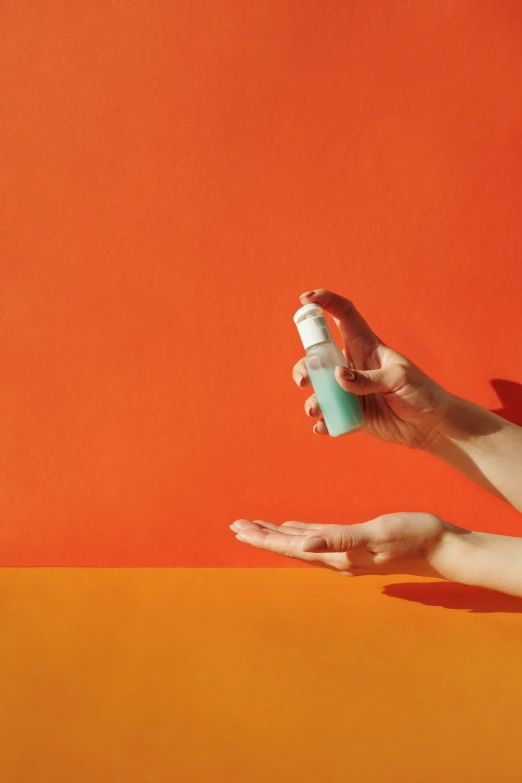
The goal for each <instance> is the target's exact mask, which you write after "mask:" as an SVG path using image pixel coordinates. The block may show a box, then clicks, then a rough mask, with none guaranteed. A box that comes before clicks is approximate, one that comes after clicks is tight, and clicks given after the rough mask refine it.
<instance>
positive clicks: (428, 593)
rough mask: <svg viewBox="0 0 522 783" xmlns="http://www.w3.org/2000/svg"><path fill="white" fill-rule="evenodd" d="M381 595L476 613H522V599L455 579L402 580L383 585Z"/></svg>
mask: <svg viewBox="0 0 522 783" xmlns="http://www.w3.org/2000/svg"><path fill="white" fill-rule="evenodd" d="M383 593H384V595H387V596H389V597H390V598H401V599H402V600H403V601H414V602H415V603H418V604H424V605H425V606H442V607H444V608H445V609H460V610H461V611H462V610H464V611H467V612H475V613H486V612H488V613H493V612H499V613H502V612H503V613H505V614H506V613H508V614H522V598H515V597H513V596H511V595H504V594H503V593H496V592H494V591H493V590H485V589H484V588H483V587H470V586H469V585H460V584H456V583H455V582H401V583H400V584H391V585H386V586H385V587H384V588H383Z"/></svg>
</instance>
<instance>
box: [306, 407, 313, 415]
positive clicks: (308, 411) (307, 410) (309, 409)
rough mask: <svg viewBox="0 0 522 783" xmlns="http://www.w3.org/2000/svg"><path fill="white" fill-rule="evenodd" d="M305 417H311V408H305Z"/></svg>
mask: <svg viewBox="0 0 522 783" xmlns="http://www.w3.org/2000/svg"><path fill="white" fill-rule="evenodd" d="M306 415H307V416H311V415H312V409H311V408H307V409H306Z"/></svg>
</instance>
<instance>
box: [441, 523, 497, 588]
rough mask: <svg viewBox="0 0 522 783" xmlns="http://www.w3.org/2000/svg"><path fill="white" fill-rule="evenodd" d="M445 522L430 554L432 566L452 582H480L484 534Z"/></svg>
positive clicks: (472, 583)
mask: <svg viewBox="0 0 522 783" xmlns="http://www.w3.org/2000/svg"><path fill="white" fill-rule="evenodd" d="M443 524H444V530H443V532H442V534H441V537H440V540H439V543H438V545H437V546H436V547H435V548H434V549H433V551H432V552H431V553H430V554H429V555H428V561H429V563H430V566H431V567H432V568H433V569H434V571H435V572H436V573H437V574H438V575H439V576H441V577H442V578H443V579H448V580H449V581H451V582H461V583H463V584H469V585H476V584H480V557H478V553H479V551H480V550H481V549H482V548H483V547H484V543H485V542H484V541H483V538H484V534H483V533H477V532H475V531H472V530H465V529H464V528H459V527H456V526H454V525H450V524H449V523H447V522H444V523H443ZM486 538H487V537H486Z"/></svg>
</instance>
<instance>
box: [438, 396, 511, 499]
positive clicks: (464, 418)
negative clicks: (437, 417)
mask: <svg viewBox="0 0 522 783" xmlns="http://www.w3.org/2000/svg"><path fill="white" fill-rule="evenodd" d="M426 450H427V451H428V452H429V453H431V454H433V455H434V456H436V457H438V458H439V459H442V460H443V461H444V462H446V463H447V464H448V465H451V466H452V467H454V468H456V469H457V470H459V471H460V472H461V473H464V474H465V475H466V476H468V477H469V478H471V479H472V480H473V481H475V482H476V483H477V484H480V485H482V486H483V487H485V488H486V489H488V490H489V491H490V492H493V493H494V494H496V495H498V496H499V497H501V498H502V499H503V500H506V501H507V502H508V503H511V505H512V506H514V507H515V508H516V509H518V510H519V511H522V428H521V427H517V426H516V425H515V424H512V423H511V422H508V421H505V420H504V419H502V418H500V416H497V415H496V414H494V413H491V412H490V411H487V410H485V408H481V407H480V406H479V405H475V404H474V403H472V402H468V401H467V400H462V399H459V398H457V397H452V398H451V403H450V405H449V407H448V416H447V421H446V424H445V426H444V428H443V430H442V431H441V433H440V434H439V435H438V436H437V437H436V439H435V440H433V441H432V442H430V443H428V444H427V447H426Z"/></svg>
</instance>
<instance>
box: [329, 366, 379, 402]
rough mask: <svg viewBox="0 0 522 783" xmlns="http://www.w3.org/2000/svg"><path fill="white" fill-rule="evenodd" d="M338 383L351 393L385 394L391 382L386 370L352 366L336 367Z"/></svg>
mask: <svg viewBox="0 0 522 783" xmlns="http://www.w3.org/2000/svg"><path fill="white" fill-rule="evenodd" d="M335 377H336V379H337V383H338V384H339V385H340V386H341V387H342V388H343V389H344V390H345V391H347V392H350V393H351V394H359V395H361V396H362V395H365V394H384V393H385V392H387V391H390V388H391V384H390V382H389V379H387V373H386V371H385V370H353V369H351V368H350V367H336V368H335Z"/></svg>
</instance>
